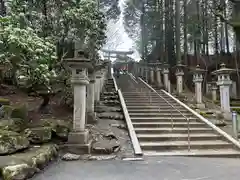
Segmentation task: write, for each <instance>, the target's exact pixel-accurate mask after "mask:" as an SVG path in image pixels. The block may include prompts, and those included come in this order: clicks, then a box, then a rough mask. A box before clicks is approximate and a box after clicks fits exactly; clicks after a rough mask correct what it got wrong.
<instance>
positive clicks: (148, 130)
mask: <svg viewBox="0 0 240 180" xmlns="http://www.w3.org/2000/svg"><path fill="white" fill-rule="evenodd" d="M134 129H135V131H136V133H137V134H161V133H165V134H169V133H188V128H187V127H185V128H178V127H174V128H173V129H172V128H164V127H162V128H134ZM189 132H190V133H212V132H213V130H212V129H211V128H208V127H205V128H202V127H200V128H190V129H189Z"/></svg>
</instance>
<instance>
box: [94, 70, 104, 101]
mask: <svg viewBox="0 0 240 180" xmlns="http://www.w3.org/2000/svg"><path fill="white" fill-rule="evenodd" d="M101 77H102V76H101V74H100V72H99V71H98V72H97V73H96V80H95V84H94V87H95V88H94V89H95V101H96V102H98V101H100V92H101V91H100V89H101V85H100V79H101Z"/></svg>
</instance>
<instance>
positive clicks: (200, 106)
mask: <svg viewBox="0 0 240 180" xmlns="http://www.w3.org/2000/svg"><path fill="white" fill-rule="evenodd" d="M196 107H197V108H199V109H204V108H205V107H206V106H205V104H203V103H201V104H199V103H198V104H196Z"/></svg>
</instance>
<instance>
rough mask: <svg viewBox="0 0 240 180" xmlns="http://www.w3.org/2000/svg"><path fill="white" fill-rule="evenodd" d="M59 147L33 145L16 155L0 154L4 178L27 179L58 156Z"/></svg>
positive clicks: (13, 179) (11, 179) (0, 165)
mask: <svg viewBox="0 0 240 180" xmlns="http://www.w3.org/2000/svg"><path fill="white" fill-rule="evenodd" d="M57 154H58V147H57V146H56V145H54V144H48V145H43V146H40V147H33V148H30V149H28V150H26V152H24V153H18V154H16V155H14V156H7V157H6V156H2V157H1V156H0V162H1V163H0V171H1V172H2V177H3V179H6V180H25V179H29V178H31V177H32V176H33V175H34V174H35V173H37V172H39V171H40V169H43V168H44V167H45V166H46V165H47V164H48V163H49V162H50V161H51V160H53V159H54V158H56V157H57Z"/></svg>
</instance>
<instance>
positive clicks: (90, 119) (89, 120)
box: [87, 112, 97, 124]
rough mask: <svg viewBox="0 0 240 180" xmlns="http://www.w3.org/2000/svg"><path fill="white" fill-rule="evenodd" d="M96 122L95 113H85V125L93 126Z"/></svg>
mask: <svg viewBox="0 0 240 180" xmlns="http://www.w3.org/2000/svg"><path fill="white" fill-rule="evenodd" d="M96 122H97V117H96V113H95V112H88V113H87V124H95V123H96Z"/></svg>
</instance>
